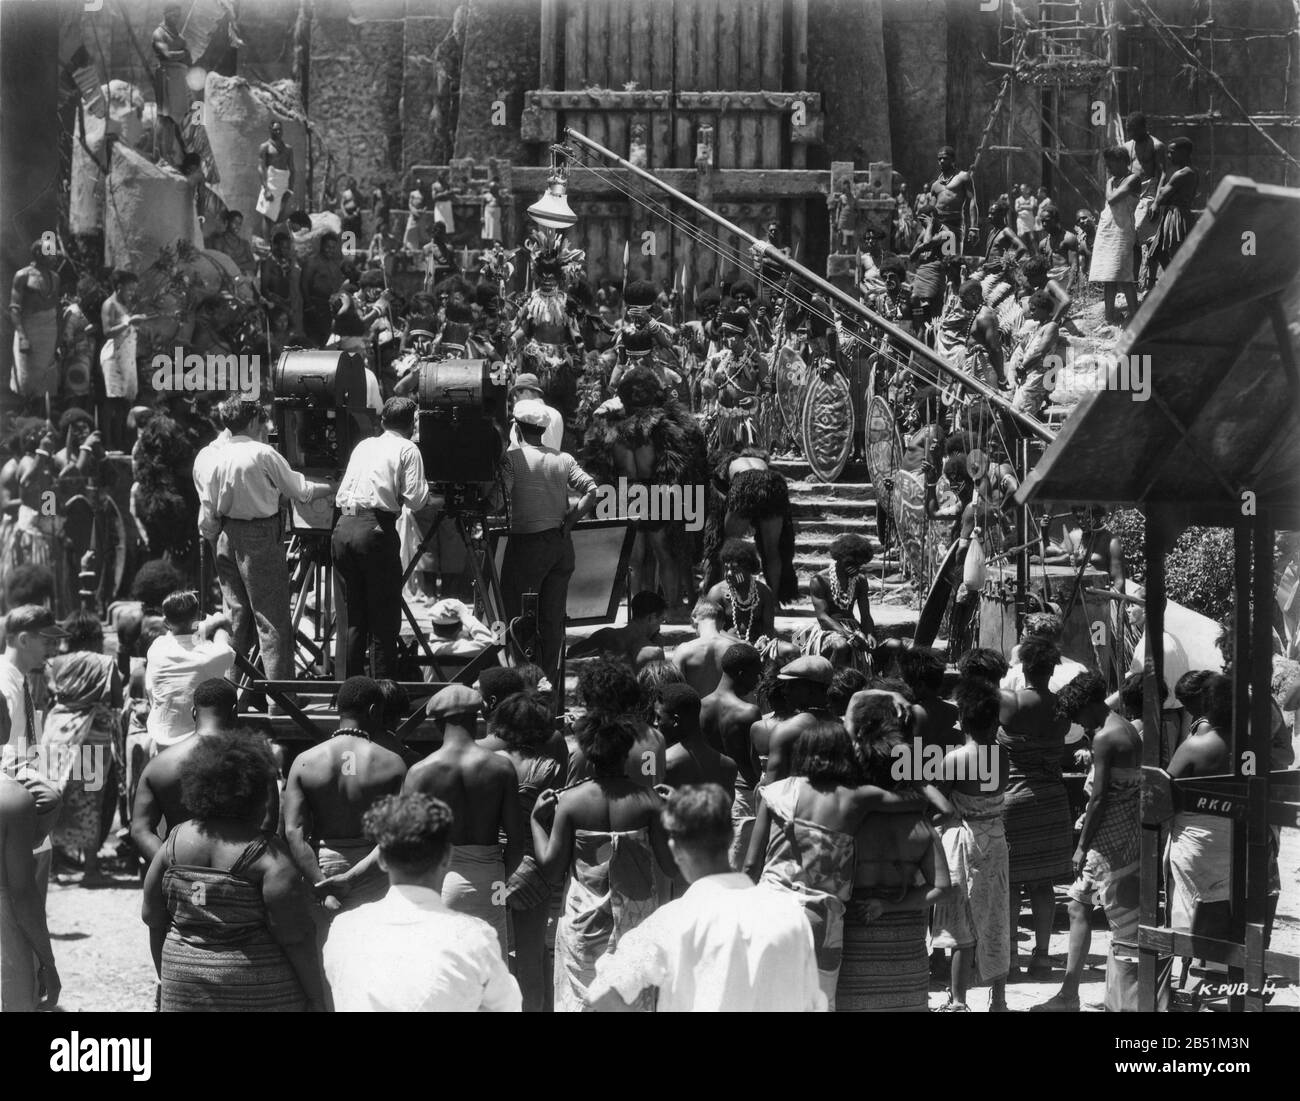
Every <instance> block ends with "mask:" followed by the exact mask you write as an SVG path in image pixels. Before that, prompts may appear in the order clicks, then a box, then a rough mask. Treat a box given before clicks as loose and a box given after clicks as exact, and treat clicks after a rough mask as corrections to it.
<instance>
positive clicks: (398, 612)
mask: <svg viewBox="0 0 1300 1101" xmlns="http://www.w3.org/2000/svg"><path fill="white" fill-rule="evenodd" d="M331 549H332V550H333V554H334V603H335V606H336V607H337V608H338V609H339V611H340V612H342V613H343V614H344V615H345V616H346V630H345V631H344V632H343V637H342V639H341V641H342V642H343V644H344V654H345V657H344V670H343V677H344V678H347V677H360V676H364V675H365V672H366V651H367V650H368V649H369V645H370V643H371V642H372V641H373V643H374V647H375V649H374V673H373V675H374V676H375V677H376V678H390V679H392V680H396V679H397V639H398V635H399V634H400V632H401V628H402V554H401V545H400V541H399V540H398V537H397V517H396V515H394V514H393V513H388V512H375V511H374V510H371V509H366V510H364V511H362V512H360V513H358V514H357V515H356V516H340V517H339V522H338V524H337V526H336V527H335V528H334V537H333V539H332V541H331Z"/></svg>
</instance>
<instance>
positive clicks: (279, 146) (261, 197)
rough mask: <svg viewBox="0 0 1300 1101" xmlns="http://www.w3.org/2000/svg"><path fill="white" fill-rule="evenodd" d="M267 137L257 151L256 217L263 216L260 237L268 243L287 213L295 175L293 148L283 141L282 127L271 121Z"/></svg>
mask: <svg viewBox="0 0 1300 1101" xmlns="http://www.w3.org/2000/svg"><path fill="white" fill-rule="evenodd" d="M267 132H268V133H269V134H270V137H269V138H268V139H267V140H266V141H264V142H262V145H261V147H260V148H259V149H258V151H257V178H258V180H259V181H260V182H261V190H260V191H259V192H258V193H257V213H258V214H260V215H261V216H262V226H263V235H264V236H265V237H266V238H267V239H268V240H270V237H271V230H272V229H273V228H274V227H275V226H276V224H277V223H279V222H282V221H284V219H285V217H286V215H288V213H289V200H290V199H291V197H292V196H293V190H294V184H295V183H296V182H297V179H296V176H297V171H296V169H295V168H294V164H293V146H292V145H290V144H288V142H286V141H285V140H284V126H283V125H282V124H281V122H280V120H279V119H272V120H271V125H270V126H269V127H268V128H267Z"/></svg>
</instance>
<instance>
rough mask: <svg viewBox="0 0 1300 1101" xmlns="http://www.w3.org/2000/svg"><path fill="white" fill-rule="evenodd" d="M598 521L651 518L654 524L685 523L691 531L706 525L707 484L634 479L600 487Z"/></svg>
mask: <svg viewBox="0 0 1300 1101" xmlns="http://www.w3.org/2000/svg"><path fill="white" fill-rule="evenodd" d="M595 516H596V519H597V520H648V521H650V522H652V523H680V522H684V523H685V525H686V530H687V531H699V530H700V529H701V528H703V527H704V487H703V486H702V485H679V484H676V483H674V484H673V485H663V484H662V483H659V482H655V483H652V484H649V485H647V484H646V483H644V482H630V481H628V479H627V478H619V480H618V484H617V485H609V484H608V483H606V484H604V485H598V486H597V487H596V512H595Z"/></svg>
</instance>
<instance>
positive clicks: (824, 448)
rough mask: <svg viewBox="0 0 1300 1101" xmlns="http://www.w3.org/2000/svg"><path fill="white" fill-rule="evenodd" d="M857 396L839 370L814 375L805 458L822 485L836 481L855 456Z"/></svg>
mask: <svg viewBox="0 0 1300 1101" xmlns="http://www.w3.org/2000/svg"><path fill="white" fill-rule="evenodd" d="M853 430H854V423H853V395H852V393H851V392H850V390H849V383H848V380H847V379H845V377H844V376H843V375H842V374H840V372H839V371H817V372H814V374H813V377H812V381H811V382H810V383H809V386H808V393H807V394H806V395H805V397H804V402H803V423H802V426H801V433H800V435H801V440H802V443H803V454H804V458H805V459H807V460H808V465H809V466H810V467H811V468H812V475H813V477H814V478H816V479H817V480H818V481H820V482H833V481H835V479H836V478H838V477H839V476H840V475H841V474H842V473H843V472H844V464H845V463H847V462H848V461H849V456H850V455H851V454H852V453H853Z"/></svg>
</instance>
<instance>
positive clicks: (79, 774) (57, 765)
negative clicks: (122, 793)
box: [22, 743, 113, 792]
mask: <svg viewBox="0 0 1300 1101" xmlns="http://www.w3.org/2000/svg"><path fill="white" fill-rule="evenodd" d="M111 753H112V750H111V749H110V747H108V746H106V745H59V744H57V743H55V744H45V745H33V746H28V747H27V750H26V752H25V753H24V754H23V756H22V761H23V762H24V763H25V764H26V765H27V767H28V768H31V769H34V770H35V771H37V772H39V773H40V774H41V775H42V776H45V777H47V778H49V779H54V778H56V777H57V778H59V779H66V780H76V781H77V782H79V783H80V784H81V786H82V787H83V788H84V789H85V790H86V791H90V792H95V791H102V790H103V788H104V784H105V783H107V781H108V774H109V771H110V769H111V768H112V764H113V762H112V759H111Z"/></svg>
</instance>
